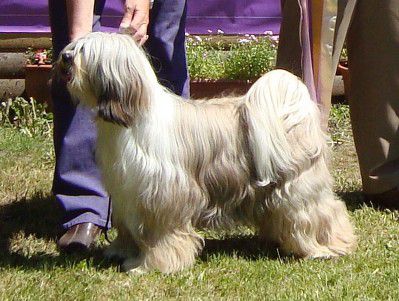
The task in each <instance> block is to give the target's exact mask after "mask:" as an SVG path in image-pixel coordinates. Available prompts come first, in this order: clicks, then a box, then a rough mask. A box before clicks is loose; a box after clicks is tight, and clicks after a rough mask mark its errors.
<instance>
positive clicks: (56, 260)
mask: <svg viewBox="0 0 399 301" xmlns="http://www.w3.org/2000/svg"><path fill="white" fill-rule="evenodd" d="M61 218H62V211H61V209H60V208H59V207H58V205H57V202H56V201H55V200H54V198H53V197H52V196H50V195H44V194H43V193H37V194H35V195H34V196H33V197H31V198H29V199H28V198H21V199H16V200H15V201H13V202H11V203H8V204H5V205H0V254H1V255H0V267H22V268H24V269H46V268H52V267H57V266H61V267H68V266H74V265H75V264H78V263H81V262H82V261H89V262H90V264H91V265H92V266H94V267H95V268H98V269H102V268H108V267H110V266H111V265H114V264H112V263H109V262H107V261H106V260H104V257H103V254H102V252H103V250H102V249H94V250H92V251H90V252H87V253H84V254H63V253H61V254H60V253H58V252H54V243H55V242H56V240H57V237H58V235H59V234H60V232H61V228H60V221H61ZM20 233H22V234H23V237H21V238H18V240H21V241H19V242H18V244H19V246H18V249H26V248H28V249H29V242H28V240H29V237H30V236H33V237H34V238H35V239H43V240H44V243H45V244H47V245H48V248H49V249H51V250H49V251H48V252H46V251H43V252H32V253H33V255H26V254H25V252H24V254H22V253H23V252H20V251H17V252H13V251H12V249H13V246H12V245H11V243H12V240H13V239H14V238H15V236H16V235H19V234H20ZM25 240H27V241H26V242H25ZM51 244H52V248H51V247H50V245H51ZM45 248H46V247H45ZM27 254H29V251H28V252H27Z"/></svg>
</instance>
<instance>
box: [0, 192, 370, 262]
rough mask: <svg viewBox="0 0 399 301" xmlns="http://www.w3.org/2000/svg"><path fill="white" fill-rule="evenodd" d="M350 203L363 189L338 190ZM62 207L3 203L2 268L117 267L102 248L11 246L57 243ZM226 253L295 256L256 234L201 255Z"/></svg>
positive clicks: (358, 200)
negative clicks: (67, 250)
mask: <svg viewBox="0 0 399 301" xmlns="http://www.w3.org/2000/svg"><path fill="white" fill-rule="evenodd" d="M337 194H338V196H339V197H340V198H341V199H342V200H343V201H344V202H345V203H346V204H347V207H348V209H349V210H350V211H356V210H358V209H361V208H362V207H363V206H365V202H364V198H363V195H362V193H361V192H360V191H352V192H344V191H341V192H337ZM61 217H62V212H61V209H60V208H58V207H57V203H56V202H55V200H54V198H53V197H51V196H49V195H43V194H42V193H37V194H36V195H34V196H33V197H31V198H29V199H26V198H22V199H20V200H15V201H14V202H12V203H9V204H5V205H1V206H0V254H1V255H0V267H22V268H24V269H51V268H54V267H73V266H75V265H79V264H82V262H87V263H88V264H90V266H92V267H94V268H96V269H107V268H109V267H111V266H116V265H117V263H116V262H110V261H108V260H106V259H104V256H103V250H102V249H101V248H97V249H94V250H92V251H90V252H87V253H84V254H63V253H61V254H59V253H58V252H54V251H53V252H35V253H34V255H25V254H21V252H13V251H12V246H11V245H10V243H11V240H12V238H13V237H14V236H15V235H17V234H18V233H21V232H23V235H24V237H23V238H22V240H24V239H27V238H28V237H29V236H30V235H32V236H34V237H35V238H37V239H43V240H44V241H45V243H46V244H50V242H51V241H52V242H53V243H55V241H56V239H57V237H58V235H59V234H60V227H59V225H60V220H61ZM21 243H22V244H23V242H21ZM219 255H226V256H228V257H237V258H242V259H245V260H258V259H260V258H269V259H278V260H283V261H288V260H292V257H290V256H288V257H286V256H283V257H280V253H279V251H278V249H277V248H275V247H274V246H270V247H265V245H264V244H263V243H262V242H260V241H259V240H258V238H257V237H256V236H255V235H241V236H240V235H238V236H237V235H235V236H226V237H224V238H221V239H214V238H212V239H206V240H205V247H204V249H203V251H202V253H201V255H200V257H199V259H200V260H202V261H205V262H207V261H209V260H210V259H211V258H212V257H214V256H219Z"/></svg>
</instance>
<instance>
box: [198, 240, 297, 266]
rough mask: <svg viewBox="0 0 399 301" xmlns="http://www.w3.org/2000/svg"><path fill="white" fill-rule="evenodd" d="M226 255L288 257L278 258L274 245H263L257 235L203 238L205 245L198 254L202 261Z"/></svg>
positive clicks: (253, 257) (255, 257)
mask: <svg viewBox="0 0 399 301" xmlns="http://www.w3.org/2000/svg"><path fill="white" fill-rule="evenodd" d="M218 255H226V256H228V257H236V258H242V259H245V260H249V261H252V260H258V259H260V258H268V259H280V260H281V259H282V260H285V259H290V258H291V257H286V256H284V257H282V258H280V253H279V251H278V249H277V248H276V247H275V246H265V244H264V243H262V242H261V241H260V240H259V239H258V237H257V236H255V235H246V236H231V237H226V238H223V239H205V247H204V249H203V251H202V253H201V255H200V259H201V260H202V261H209V260H210V259H211V258H212V257H213V256H218Z"/></svg>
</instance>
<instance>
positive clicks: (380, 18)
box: [347, 0, 399, 207]
mask: <svg viewBox="0 0 399 301" xmlns="http://www.w3.org/2000/svg"><path fill="white" fill-rule="evenodd" d="M398 9H399V3H398V2H397V1H395V0H384V1H378V2H377V1H358V3H357V7H356V11H355V15H354V18H353V22H352V25H351V28H350V30H349V34H348V40H347V42H348V43H347V45H348V55H349V71H350V77H351V90H350V95H349V101H350V112H351V119H352V127H353V134H354V140H355V145H356V150H357V154H358V159H359V165H360V171H361V176H362V183H363V190H364V192H365V193H366V194H371V195H376V194H379V193H383V192H386V191H390V190H392V189H394V190H395V191H396V194H395V193H393V194H389V195H388V197H389V198H390V199H391V203H392V205H394V204H395V203H396V207H398V205H399V191H398V190H397V186H398V183H399V178H398V176H397V175H396V176H393V177H391V178H388V177H386V178H375V179H372V178H370V177H369V173H370V170H371V169H373V168H374V167H376V166H378V165H381V164H383V163H386V162H389V161H391V160H394V159H397V158H398V157H399V132H398V128H399V117H398V110H399V98H398V95H399V83H398V80H397V78H398V77H399V56H398V55H397V50H398V49H399V21H398V18H397V11H398ZM395 195H396V196H395ZM393 198H395V200H394V199H393ZM376 201H378V198H377V199H376Z"/></svg>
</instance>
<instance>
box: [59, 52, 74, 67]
mask: <svg viewBox="0 0 399 301" xmlns="http://www.w3.org/2000/svg"><path fill="white" fill-rule="evenodd" d="M61 58H62V62H63V63H64V64H66V65H71V64H72V59H73V55H72V52H71V51H65V52H64V53H63V54H62V55H61Z"/></svg>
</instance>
